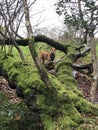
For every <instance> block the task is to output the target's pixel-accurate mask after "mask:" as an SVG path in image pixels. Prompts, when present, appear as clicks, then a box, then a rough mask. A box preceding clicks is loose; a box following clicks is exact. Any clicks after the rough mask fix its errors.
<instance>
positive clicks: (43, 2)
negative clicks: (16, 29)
mask: <svg viewBox="0 0 98 130" xmlns="http://www.w3.org/2000/svg"><path fill="white" fill-rule="evenodd" d="M56 2H57V0H37V1H36V2H35V3H34V5H32V7H31V8H30V18H31V24H32V27H33V30H36V29H45V28H48V29H49V28H54V27H61V26H63V20H62V18H61V17H60V16H59V15H58V14H57V13H56V6H54V4H55V3H56ZM22 26H24V25H22ZM23 32H25V29H24V28H22V30H21V32H20V33H22V34H23Z"/></svg>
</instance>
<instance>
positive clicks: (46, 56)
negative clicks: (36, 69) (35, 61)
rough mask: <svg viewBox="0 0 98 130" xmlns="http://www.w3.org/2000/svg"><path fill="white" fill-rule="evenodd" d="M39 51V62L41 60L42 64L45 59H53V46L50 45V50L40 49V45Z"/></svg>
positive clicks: (48, 60) (50, 60)
mask: <svg viewBox="0 0 98 130" xmlns="http://www.w3.org/2000/svg"><path fill="white" fill-rule="evenodd" d="M39 51H40V55H39V59H40V62H42V63H43V64H44V63H45V62H46V61H47V62H52V61H53V60H54V59H55V53H56V49H55V48H54V47H51V50H50V52H47V51H42V47H40V48H39Z"/></svg>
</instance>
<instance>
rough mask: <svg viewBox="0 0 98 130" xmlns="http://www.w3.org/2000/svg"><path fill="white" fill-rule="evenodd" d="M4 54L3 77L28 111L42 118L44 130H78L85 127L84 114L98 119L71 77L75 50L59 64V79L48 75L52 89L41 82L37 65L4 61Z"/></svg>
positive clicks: (10, 59) (12, 59)
mask: <svg viewBox="0 0 98 130" xmlns="http://www.w3.org/2000/svg"><path fill="white" fill-rule="evenodd" d="M3 54H4V52H3V51H0V70H1V71H0V72H1V74H3V76H4V75H5V76H6V78H7V79H8V81H10V82H13V83H14V85H15V86H16V89H17V92H18V94H19V92H20V96H21V94H22V98H23V99H25V100H24V101H25V102H26V104H27V106H28V107H29V109H31V110H32V111H33V113H35V114H38V116H40V118H41V121H42V122H41V123H42V124H43V126H44V129H47V130H57V129H59V130H65V129H66V130H72V129H75V130H78V128H82V125H85V124H86V122H85V119H84V117H83V115H86V114H89V113H90V114H91V113H92V115H96V116H98V107H97V106H96V105H93V104H91V103H90V102H88V101H86V100H85V99H84V98H83V96H82V93H81V92H80V91H79V90H78V89H77V83H76V81H75V79H74V78H73V77H72V68H71V66H72V63H73V57H72V51H71V53H70V54H68V57H67V58H66V59H65V60H63V61H61V62H58V63H57V66H56V68H57V69H56V70H57V74H56V76H53V75H50V74H48V75H49V79H50V80H51V82H52V84H53V86H51V87H50V88H47V87H46V86H45V84H44V83H43V82H42V80H41V79H40V76H39V74H38V71H37V69H36V67H35V66H32V65H31V64H29V63H28V62H26V61H25V62H21V61H20V59H18V60H16V59H15V57H10V56H8V57H7V58H5V59H4V55H3ZM36 123H37V122H36ZM88 125H89V124H87V126H88ZM38 129H39V128H38Z"/></svg>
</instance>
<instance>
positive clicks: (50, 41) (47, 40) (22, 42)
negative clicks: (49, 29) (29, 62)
mask: <svg viewBox="0 0 98 130" xmlns="http://www.w3.org/2000/svg"><path fill="white" fill-rule="evenodd" d="M33 37H34V39H35V42H44V43H47V44H48V45H50V46H53V47H55V48H56V49H57V50H60V51H63V52H64V53H66V54H67V48H68V45H66V44H65V45H63V44H61V43H59V42H57V41H55V40H53V39H51V38H49V37H46V36H44V35H38V36H33ZM9 40H10V39H9V38H7V39H6V40H5V44H6V45H9ZM0 42H1V43H2V39H0ZM16 42H17V44H18V45H21V46H28V42H29V39H16ZM11 44H12V43H11Z"/></svg>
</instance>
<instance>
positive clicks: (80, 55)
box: [75, 47, 91, 61]
mask: <svg viewBox="0 0 98 130" xmlns="http://www.w3.org/2000/svg"><path fill="white" fill-rule="evenodd" d="M90 50H91V48H90V47H88V48H86V49H85V50H84V51H80V52H78V53H76V54H75V61H76V60H77V59H78V58H80V57H84V56H86V55H87V54H88V52H89V51H90Z"/></svg>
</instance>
